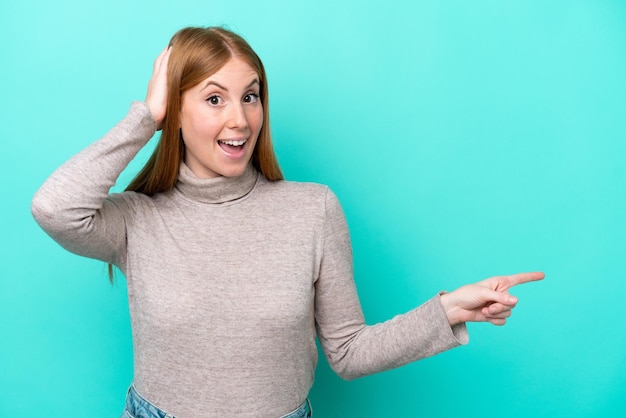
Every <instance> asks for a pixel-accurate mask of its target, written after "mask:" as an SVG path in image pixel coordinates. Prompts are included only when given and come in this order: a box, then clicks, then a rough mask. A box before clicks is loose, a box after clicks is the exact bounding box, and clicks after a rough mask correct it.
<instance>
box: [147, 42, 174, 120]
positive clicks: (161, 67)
mask: <svg viewBox="0 0 626 418" xmlns="http://www.w3.org/2000/svg"><path fill="white" fill-rule="evenodd" d="M171 52H172V47H167V48H165V49H164V50H163V51H161V53H160V54H159V56H158V57H157V59H156V60H155V61H154V67H153V69H152V77H151V78H150V82H149V83H148V92H147V94H146V104H147V105H148V107H149V108H150V113H152V118H153V119H154V121H155V122H156V124H157V129H161V128H162V126H161V125H162V124H163V120H164V119H165V113H166V111H167V63H168V61H169V58H170V53H171Z"/></svg>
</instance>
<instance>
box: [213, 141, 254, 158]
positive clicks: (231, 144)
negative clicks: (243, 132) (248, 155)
mask: <svg viewBox="0 0 626 418" xmlns="http://www.w3.org/2000/svg"><path fill="white" fill-rule="evenodd" d="M247 141H248V139H247V138H244V139H241V138H236V139H220V140H218V141H217V144H218V145H219V147H220V148H221V150H222V151H224V153H225V154H226V155H227V156H228V157H230V158H240V157H242V156H243V155H244V148H245V144H246V142H247Z"/></svg>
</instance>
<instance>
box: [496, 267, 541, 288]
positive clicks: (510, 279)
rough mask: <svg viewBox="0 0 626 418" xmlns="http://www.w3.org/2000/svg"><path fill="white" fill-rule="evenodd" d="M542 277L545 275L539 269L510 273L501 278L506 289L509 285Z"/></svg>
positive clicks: (533, 280) (534, 280)
mask: <svg viewBox="0 0 626 418" xmlns="http://www.w3.org/2000/svg"><path fill="white" fill-rule="evenodd" d="M544 277H545V274H544V273H542V272H540V271H534V272H529V273H517V274H512V275H510V276H504V277H502V278H503V279H504V280H503V282H504V283H503V284H505V288H506V289H508V288H510V287H513V286H517V285H518V284H524V283H529V282H536V281H538V280H543V278H544ZM498 290H505V289H498Z"/></svg>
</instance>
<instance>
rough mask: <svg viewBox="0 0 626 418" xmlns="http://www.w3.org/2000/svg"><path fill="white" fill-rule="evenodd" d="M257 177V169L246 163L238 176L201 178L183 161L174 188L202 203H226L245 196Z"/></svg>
mask: <svg viewBox="0 0 626 418" xmlns="http://www.w3.org/2000/svg"><path fill="white" fill-rule="evenodd" d="M258 178H259V173H258V171H257V170H256V169H255V168H254V167H253V166H252V164H248V167H247V168H246V171H244V172H243V174H242V175H241V176H238V177H214V178H210V179H201V178H198V177H196V175H195V174H194V173H193V171H191V169H190V168H189V167H187V165H186V164H185V163H181V164H180V169H179V171H178V181H177V182H176V185H175V186H174V187H175V189H176V190H177V191H178V192H180V193H182V194H183V195H184V196H185V197H187V198H188V199H191V200H194V201H197V202H202V203H212V204H219V203H227V202H232V201H235V200H237V199H240V198H242V197H244V196H246V195H247V194H248V193H250V191H252V189H253V188H254V186H255V185H256V183H257V181H258Z"/></svg>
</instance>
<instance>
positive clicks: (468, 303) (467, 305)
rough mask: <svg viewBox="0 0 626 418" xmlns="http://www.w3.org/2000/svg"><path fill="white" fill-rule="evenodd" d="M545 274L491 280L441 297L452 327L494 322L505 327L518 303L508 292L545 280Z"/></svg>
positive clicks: (529, 274)
mask: <svg viewBox="0 0 626 418" xmlns="http://www.w3.org/2000/svg"><path fill="white" fill-rule="evenodd" d="M544 277H545V275H544V274H543V273H540V272H533V273H519V274H513V275H510V276H496V277H490V278H488V279H485V280H483V281H480V282H478V283H474V284H469V285H466V286H463V287H460V288H458V289H456V290H455V291H453V292H450V293H444V294H443V295H441V304H442V305H443V308H444V310H445V311H446V315H447V317H448V322H449V323H450V325H456V324H460V323H462V322H491V323H492V324H494V325H504V324H505V323H506V319H507V318H508V317H509V316H511V310H512V309H513V308H514V307H515V305H516V304H517V298H516V297H515V296H512V295H510V294H509V293H508V292H507V290H508V289H510V288H511V287H513V286H516V285H518V284H523V283H528V282H533V281H537V280H542V279H543V278H544Z"/></svg>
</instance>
